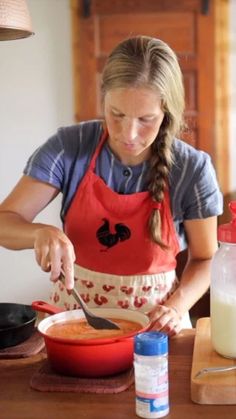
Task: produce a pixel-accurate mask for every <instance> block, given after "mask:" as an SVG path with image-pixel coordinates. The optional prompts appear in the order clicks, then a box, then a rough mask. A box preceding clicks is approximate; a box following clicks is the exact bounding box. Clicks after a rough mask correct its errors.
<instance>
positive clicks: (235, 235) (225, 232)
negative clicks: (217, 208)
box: [218, 201, 236, 243]
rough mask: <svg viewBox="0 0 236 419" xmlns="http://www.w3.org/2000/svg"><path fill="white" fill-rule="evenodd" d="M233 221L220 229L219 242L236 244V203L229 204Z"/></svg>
mask: <svg viewBox="0 0 236 419" xmlns="http://www.w3.org/2000/svg"><path fill="white" fill-rule="evenodd" d="M229 209H230V212H231V215H232V220H231V221H230V222H229V223H227V224H222V225H220V226H219V227H218V240H219V241H220V242H224V243H236V201H231V202H230V203H229Z"/></svg>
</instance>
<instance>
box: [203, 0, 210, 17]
mask: <svg viewBox="0 0 236 419" xmlns="http://www.w3.org/2000/svg"><path fill="white" fill-rule="evenodd" d="M201 9H202V14H203V15H208V13H209V9H210V0H202V7H201Z"/></svg>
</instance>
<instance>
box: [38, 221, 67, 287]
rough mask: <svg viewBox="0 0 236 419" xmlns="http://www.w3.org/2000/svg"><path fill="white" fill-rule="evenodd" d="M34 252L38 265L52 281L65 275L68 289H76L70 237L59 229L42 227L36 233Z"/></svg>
mask: <svg viewBox="0 0 236 419" xmlns="http://www.w3.org/2000/svg"><path fill="white" fill-rule="evenodd" d="M34 250H35V256H36V260H37V263H38V264H39V266H40V267H41V268H42V270H43V271H45V272H51V275H50V279H51V280H52V281H56V280H57V279H58V277H59V275H60V273H61V271H62V272H63V273H64V275H65V283H66V288H67V289H72V288H73V287H74V262H75V252H74V247H73V245H72V243H71V241H70V240H69V239H68V237H67V236H66V235H65V233H63V231H62V230H60V229H59V228H57V227H54V226H46V225H42V226H41V227H39V228H38V229H37V230H36V231H35V241H34Z"/></svg>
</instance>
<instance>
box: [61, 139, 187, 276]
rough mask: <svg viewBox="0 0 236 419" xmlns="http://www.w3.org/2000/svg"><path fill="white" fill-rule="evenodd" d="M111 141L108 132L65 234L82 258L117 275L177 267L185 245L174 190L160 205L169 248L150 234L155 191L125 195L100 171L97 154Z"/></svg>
mask: <svg viewBox="0 0 236 419" xmlns="http://www.w3.org/2000/svg"><path fill="white" fill-rule="evenodd" d="M105 140H106V135H103V137H102V139H101V141H100V142H99V145H98V147H97V149H96V151H95V153H94V155H93V158H92V160H91V163H90V165H89V168H88V171H87V172H86V173H85V176H84V178H83V180H82V182H81V184H80V186H79V188H78V190H77V192H76V194H75V196H74V199H73V201H72V203H71V206H70V208H69V210H68V212H67V215H66V218H65V233H66V234H67V236H68V237H69V239H70V240H71V242H72V243H73V245H74V248H75V254H76V263H77V264H79V265H80V266H82V267H84V268H87V269H90V270H92V271H96V272H104V273H110V274H116V275H136V274H138V275H142V274H153V273H154V274H156V273H160V272H167V271H170V270H173V269H175V267H176V254H177V253H178V252H179V244H178V240H177V237H176V233H175V228H174V223H173V220H172V215H171V210H170V203H169V194H168V192H167V193H165V197H164V200H163V202H162V204H161V207H160V212H161V219H162V239H163V241H164V243H166V244H167V245H168V246H169V250H167V251H166V250H162V249H161V248H160V246H158V245H157V244H155V243H153V242H152V241H151V239H150V237H149V234H148V229H147V225H148V219H149V217H150V214H151V211H152V209H153V207H154V206H155V203H154V202H153V201H152V199H151V196H150V193H149V192H138V193H133V194H129V195H122V194H119V193H117V192H114V191H113V190H112V189H110V188H109V187H108V186H107V185H106V184H105V182H104V181H103V179H101V178H100V177H99V176H97V175H96V174H95V172H94V170H95V164H96V159H97V156H98V154H99V153H100V150H101V148H102V146H103V144H104V141H105Z"/></svg>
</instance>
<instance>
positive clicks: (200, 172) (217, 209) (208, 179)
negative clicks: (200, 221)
mask: <svg viewBox="0 0 236 419" xmlns="http://www.w3.org/2000/svg"><path fill="white" fill-rule="evenodd" d="M172 155H173V162H172V167H171V171H170V190H171V197H172V203H173V208H175V209H176V212H177V213H178V214H180V213H181V212H183V213H184V218H185V219H194V218H206V217H208V216H211V215H218V214H220V213H221V212H222V195H221V192H220V189H219V184H218V181H217V177H216V172H215V168H214V165H213V163H212V161H211V157H210V155H209V154H207V153H206V152H204V151H202V150H198V149H196V148H194V147H193V146H191V145H190V144H187V143H185V142H184V141H181V140H179V139H175V140H174V142H173V147H172Z"/></svg>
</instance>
